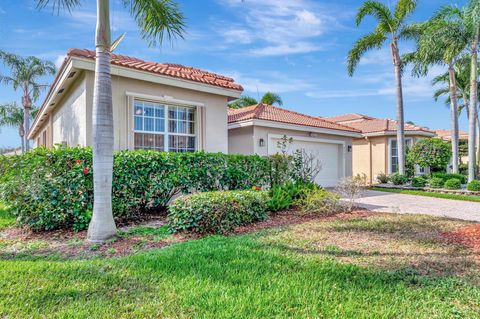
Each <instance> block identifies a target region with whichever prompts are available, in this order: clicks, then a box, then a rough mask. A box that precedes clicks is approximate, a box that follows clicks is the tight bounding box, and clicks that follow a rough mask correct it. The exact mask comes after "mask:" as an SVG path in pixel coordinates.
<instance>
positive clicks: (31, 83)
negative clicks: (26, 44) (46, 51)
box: [0, 51, 55, 151]
mask: <svg viewBox="0 0 480 319" xmlns="http://www.w3.org/2000/svg"><path fill="white" fill-rule="evenodd" d="M0 60H2V61H3V63H4V65H5V66H6V67H8V68H9V69H10V71H11V74H10V75H0V82H3V83H4V84H6V85H11V86H12V87H13V89H14V90H15V91H16V90H18V89H20V90H21V91H22V106H23V120H24V124H23V130H24V137H23V139H22V144H24V145H25V150H26V151H28V150H29V149H30V143H29V141H28V138H27V135H28V131H29V129H30V113H31V109H32V103H33V102H35V101H36V100H37V99H38V98H39V96H40V93H41V91H42V90H43V89H45V88H47V87H48V85H47V84H40V83H39V82H38V81H39V79H40V78H42V77H44V76H47V75H53V74H55V65H54V64H53V63H52V62H50V61H44V60H41V59H39V58H36V57H34V56H29V57H26V58H24V57H21V56H19V55H16V54H12V53H7V52H4V51H0Z"/></svg>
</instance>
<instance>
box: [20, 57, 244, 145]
mask: <svg viewBox="0 0 480 319" xmlns="http://www.w3.org/2000/svg"><path fill="white" fill-rule="evenodd" d="M94 70H95V52H94V51H90V50H81V49H71V50H69V51H68V54H67V57H66V58H65V60H64V62H63V64H62V66H61V67H60V69H59V71H58V73H57V76H56V77H55V79H54V82H53V84H52V86H51V88H50V90H49V92H48V93H47V96H46V99H45V101H44V103H43V105H42V106H41V108H40V111H39V112H38V115H37V117H36V118H35V119H34V121H33V123H32V127H31V129H30V131H29V134H28V138H29V139H32V140H33V141H34V145H35V146H40V145H43V146H47V147H51V146H53V145H55V144H65V145H69V146H77V145H79V146H90V145H92V104H93V83H94ZM111 74H112V100H113V120H114V149H115V150H123V149H155V150H162V151H163V150H164V151H177V152H184V151H195V150H204V151H208V152H225V153H226V152H227V151H228V134H227V103H228V102H229V101H230V100H233V99H236V98H238V97H239V96H240V94H241V93H242V91H243V89H242V87H241V86H240V85H239V84H237V83H235V81H234V80H233V79H232V78H229V77H225V76H222V75H218V74H214V73H211V72H207V71H202V70H199V69H195V68H191V67H186V66H183V65H179V64H166V63H155V62H147V61H144V60H141V59H138V58H134V57H128V56H123V55H116V54H113V55H112V62H111Z"/></svg>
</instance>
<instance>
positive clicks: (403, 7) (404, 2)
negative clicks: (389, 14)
mask: <svg viewBox="0 0 480 319" xmlns="http://www.w3.org/2000/svg"><path fill="white" fill-rule="evenodd" d="M417 3H418V1H417V0H398V2H397V6H396V7H395V12H394V14H393V15H394V16H395V20H397V23H398V24H399V25H400V24H401V23H402V22H403V21H404V20H405V18H406V17H407V16H409V15H410V14H411V13H412V12H413V11H414V10H415V8H416V7H417Z"/></svg>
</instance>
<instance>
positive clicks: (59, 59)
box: [55, 55, 67, 69]
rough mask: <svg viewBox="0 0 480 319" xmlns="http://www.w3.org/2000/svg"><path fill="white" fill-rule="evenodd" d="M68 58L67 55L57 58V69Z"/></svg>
mask: <svg viewBox="0 0 480 319" xmlns="http://www.w3.org/2000/svg"><path fill="white" fill-rule="evenodd" d="M66 57H67V56H66V55H59V56H57V58H56V59H55V66H56V67H57V69H59V68H60V67H61V66H62V63H63V60H65V58H66Z"/></svg>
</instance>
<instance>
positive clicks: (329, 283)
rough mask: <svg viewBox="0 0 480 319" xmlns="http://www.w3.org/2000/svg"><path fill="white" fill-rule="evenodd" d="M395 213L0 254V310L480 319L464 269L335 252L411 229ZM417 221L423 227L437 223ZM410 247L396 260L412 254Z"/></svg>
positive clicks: (478, 298) (66, 314) (73, 314)
mask: <svg viewBox="0 0 480 319" xmlns="http://www.w3.org/2000/svg"><path fill="white" fill-rule="evenodd" d="M394 217H395V218H393V217H389V218H384V219H382V220H378V221H377V222H375V221H372V222H368V223H366V222H361V220H360V221H359V220H357V221H355V220H353V221H352V222H348V221H339V222H332V223H331V224H327V223H326V222H315V223H309V224H304V225H299V226H292V227H288V228H286V229H283V230H269V231H263V232H261V233H256V234H248V235H243V236H230V237H220V236H213V237H207V238H204V239H200V240H192V241H188V242H184V243H180V244H176V245H173V246H170V247H167V248H164V249H160V250H153V251H150V252H143V253H138V254H135V255H131V256H128V257H122V258H110V259H94V260H66V261H65V260H63V261H55V260H49V259H43V260H42V259H31V260H28V259H22V260H15V259H12V260H2V259H0V318H3V317H6V318H44V317H48V318H116V319H120V318H159V317H168V318H318V317H321V318H478V317H479V316H480V288H479V287H478V286H476V285H474V284H472V283H469V282H468V281H467V280H464V279H462V278H461V277H457V276H422V275H419V274H418V273H417V272H416V271H415V270H412V268H410V267H400V268H398V269H392V270H382V269H379V268H374V267H362V266H359V265H355V263H354V262H347V263H346V262H341V261H340V260H337V259H336V258H337V257H336V255H341V253H342V252H343V251H344V249H346V248H348V246H345V245H352V244H356V243H357V241H354V242H352V241H351V240H346V239H348V238H349V236H347V233H346V232H348V234H350V235H355V234H358V236H363V237H362V238H370V237H365V234H374V235H375V236H374V237H372V238H378V236H380V235H382V236H387V237H385V238H388V240H387V241H392V242H393V241H396V239H394V234H396V233H397V232H398V233H399V234H403V229H404V227H402V225H401V220H399V219H400V218H402V217H398V216H396V215H395V216H394ZM374 218H380V217H374ZM405 218H410V219H411V218H413V217H411V216H407V217H405ZM410 219H408V221H409V224H408V225H410V226H412V227H418V231H420V230H422V229H424V231H425V232H426V231H427V229H426V227H433V226H428V225H430V224H429V220H425V218H424V219H422V220H420V221H418V222H417V221H415V222H413V221H411V220H410ZM432 220H433V219H432ZM372 223H374V224H378V225H383V226H382V227H380V228H376V227H375V228H372V225H373V224H372ZM392 223H393V224H392ZM432 223H433V222H432ZM342 225H343V226H342ZM391 225H393V226H391ZM432 225H433V224H432ZM442 225H443V224H442ZM455 225H457V224H455ZM347 226H348V227H347ZM422 227H423V228H422ZM438 227H440V226H438ZM442 227H443V226H442ZM347 228H348V229H347ZM440 228H441V227H440ZM440 228H439V229H440ZM398 229H400V230H399V231H397V230H398ZM319 230H322V231H319ZM149 231H150V230H149ZM327 231H328V232H331V233H328V236H326V238H323V237H321V236H323V235H324V234H325V232H327ZM429 231H431V229H430V230H429ZM374 232H375V233H374ZM157 235H158V234H157ZM316 236H320V237H318V238H317V237H316ZM408 237H410V236H408ZM334 238H338V239H341V240H343V241H339V242H332V243H329V242H328V240H333V239H334ZM326 239H328V240H326ZM402 240H404V239H402ZM385 241H386V240H378V242H379V243H380V244H383V243H384V242H385ZM399 242H400V241H399ZM318 245H326V246H325V247H324V248H325V253H317V252H316V251H317V250H318V249H317V248H316V247H317V246H318ZM409 245H411V244H409ZM359 247H360V246H359ZM361 247H363V246H361ZM361 247H360V248H361ZM408 247H410V248H409V249H408V250H402V249H397V248H396V247H394V249H393V248H392V249H393V253H392V254H391V256H392V257H390V255H389V256H388V259H389V260H390V259H391V258H397V257H395V256H398V253H400V252H401V251H405V252H406V253H405V254H406V255H408V256H410V255H411V254H412V253H413V251H412V249H413V248H411V247H413V246H408ZM357 248H358V247H357ZM360 248H358V249H360ZM306 249H308V251H307V250H306ZM362 249H363V248H362ZM373 249H377V248H375V247H374V248H372V250H373ZM383 253H387V252H383V251H382V254H383ZM377 254H378V253H377ZM377 254H375V255H374V257H375V258H378V257H377ZM424 255H425V254H422V256H424ZM332 256H333V257H332ZM352 256H353V257H352ZM356 256H357V254H353V255H348V258H356ZM359 256H360V255H359ZM361 256H362V258H364V257H365V256H363V255H361ZM427 257H428V255H427ZM447 260H448V259H447Z"/></svg>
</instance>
